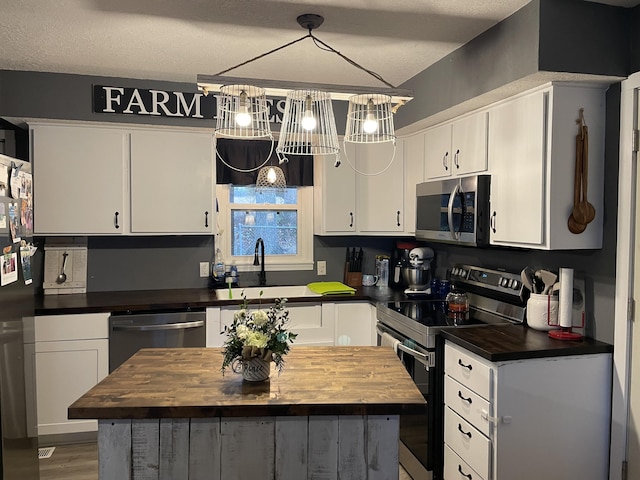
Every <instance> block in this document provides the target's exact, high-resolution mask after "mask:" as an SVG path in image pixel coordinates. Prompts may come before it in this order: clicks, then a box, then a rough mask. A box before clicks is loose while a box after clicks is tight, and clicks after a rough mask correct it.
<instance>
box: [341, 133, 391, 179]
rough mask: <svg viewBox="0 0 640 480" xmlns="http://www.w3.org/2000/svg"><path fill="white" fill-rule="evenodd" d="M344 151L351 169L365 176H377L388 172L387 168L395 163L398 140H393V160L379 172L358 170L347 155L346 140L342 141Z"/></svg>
mask: <svg viewBox="0 0 640 480" xmlns="http://www.w3.org/2000/svg"><path fill="white" fill-rule="evenodd" d="M342 152H343V153H344V158H346V159H347V163H348V164H349V166H350V167H351V170H353V171H354V172H356V173H357V174H358V175H363V176H365V177H375V176H377V175H381V174H383V173H384V172H386V171H387V170H389V168H390V167H391V164H392V163H393V161H394V160H395V158H396V141H395V139H394V140H393V155H391V160H389V163H388V164H387V166H386V167H384V168H383V169H382V170H380V171H379V172H375V173H366V172H362V171H360V170H358V169H357V168H356V166H355V165H354V164H353V163H351V160H349V155H347V145H346V144H345V142H344V141H343V142H342ZM339 166H340V163H337V164H336V165H335V167H339Z"/></svg>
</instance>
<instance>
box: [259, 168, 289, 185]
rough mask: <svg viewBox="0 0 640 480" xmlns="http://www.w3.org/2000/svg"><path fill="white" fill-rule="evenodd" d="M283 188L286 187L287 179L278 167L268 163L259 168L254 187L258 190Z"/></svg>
mask: <svg viewBox="0 0 640 480" xmlns="http://www.w3.org/2000/svg"><path fill="white" fill-rule="evenodd" d="M285 188H287V180H286V179H285V176H284V172H283V171H282V169H281V168H280V167H276V166H274V165H268V166H266V167H262V168H261V169H260V171H259V172H258V178H257V179H256V189H257V190H258V191H264V190H267V189H275V190H284V189H285Z"/></svg>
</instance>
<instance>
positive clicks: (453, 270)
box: [451, 267, 458, 275]
mask: <svg viewBox="0 0 640 480" xmlns="http://www.w3.org/2000/svg"><path fill="white" fill-rule="evenodd" d="M451 274H452V275H458V267H453V268H452V269H451Z"/></svg>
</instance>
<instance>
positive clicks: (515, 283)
mask: <svg viewBox="0 0 640 480" xmlns="http://www.w3.org/2000/svg"><path fill="white" fill-rule="evenodd" d="M511 288H513V289H514V290H518V289H519V288H520V282H519V281H518V280H514V281H513V284H512V285H511Z"/></svg>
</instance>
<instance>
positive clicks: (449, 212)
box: [447, 183, 464, 240]
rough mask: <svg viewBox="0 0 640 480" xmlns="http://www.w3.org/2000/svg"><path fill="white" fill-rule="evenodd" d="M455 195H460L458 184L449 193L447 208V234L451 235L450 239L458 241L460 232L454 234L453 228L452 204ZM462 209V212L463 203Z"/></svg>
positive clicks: (460, 190) (460, 189) (460, 188)
mask: <svg viewBox="0 0 640 480" xmlns="http://www.w3.org/2000/svg"><path fill="white" fill-rule="evenodd" d="M457 195H462V187H461V186H460V184H459V183H458V184H457V185H456V186H455V187H454V189H453V190H452V191H451V195H449V206H448V208H447V220H448V221H449V233H451V238H453V239H454V240H458V239H460V232H456V230H455V227H454V226H453V202H454V201H455V199H456V196H457ZM462 209H463V210H464V202H462ZM462 214H464V211H463V212H462Z"/></svg>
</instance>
